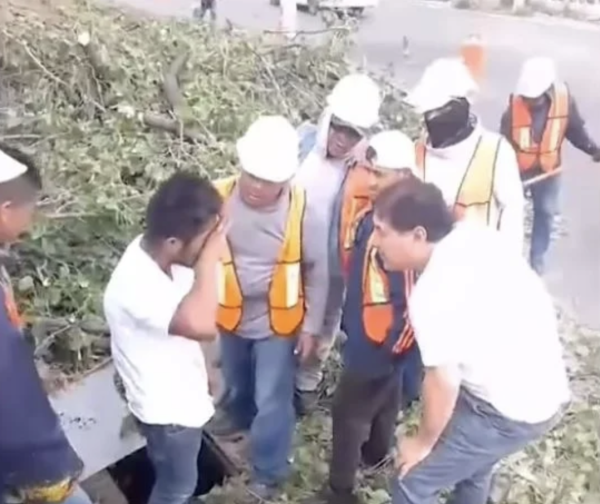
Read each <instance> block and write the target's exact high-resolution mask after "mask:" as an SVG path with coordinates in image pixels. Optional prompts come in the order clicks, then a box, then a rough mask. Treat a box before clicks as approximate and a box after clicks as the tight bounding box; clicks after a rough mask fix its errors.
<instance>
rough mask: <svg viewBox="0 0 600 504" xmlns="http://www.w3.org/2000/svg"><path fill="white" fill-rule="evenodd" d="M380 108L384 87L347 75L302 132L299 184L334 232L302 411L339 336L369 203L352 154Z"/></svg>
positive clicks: (302, 385)
mask: <svg viewBox="0 0 600 504" xmlns="http://www.w3.org/2000/svg"><path fill="white" fill-rule="evenodd" d="M380 106H381V94H380V91H379V87H378V86H377V84H376V83H375V82H374V81H373V80H372V79H371V78H370V77H368V76H367V75H363V74H351V75H347V76H346V77H343V78H342V79H341V80H340V81H339V82H338V83H337V84H336V86H335V87H334V88H333V90H332V91H331V93H330V95H329V96H328V98H327V104H326V107H325V110H324V111H323V113H322V115H321V118H320V120H319V123H318V125H317V127H316V129H310V128H308V129H305V130H304V132H301V133H300V135H301V138H300V144H301V159H302V163H301V165H300V168H299V169H298V174H297V175H296V179H295V180H296V182H297V183H299V184H300V185H302V186H303V187H304V188H306V193H307V198H308V200H309V201H310V202H312V203H313V204H314V205H315V207H316V208H317V209H318V210H319V218H320V219H321V221H322V222H323V223H325V225H326V226H328V228H329V240H328V243H329V273H328V275H329V295H328V299H327V307H326V311H325V319H324V323H323V328H322V330H321V332H320V338H319V339H318V341H317V349H316V352H315V357H316V358H315V359H313V360H311V361H309V362H307V363H306V364H305V365H303V366H302V367H301V368H300V369H299V370H298V376H297V389H298V399H299V401H298V403H299V410H300V412H302V411H306V410H307V409H309V408H310V406H312V405H314V403H315V400H316V398H317V395H318V393H317V389H318V386H319V384H320V382H321V379H322V369H323V365H324V363H325V361H326V359H327V357H328V355H329V352H330V350H331V347H332V345H333V342H334V339H335V336H336V334H337V333H338V331H339V324H340V317H341V309H342V303H343V297H344V281H343V278H342V262H344V261H345V258H344V256H345V255H346V254H347V252H348V249H349V248H350V243H351V242H350V240H348V236H347V235H348V230H349V229H350V224H351V223H352V222H353V220H354V216H355V214H356V213H357V212H358V211H359V210H360V209H361V208H362V207H363V206H364V205H365V203H366V202H367V201H368V198H366V197H365V191H366V181H365V176H364V172H363V171H362V170H355V169H353V162H352V155H353V151H354V149H355V148H356V146H357V144H358V143H359V142H361V140H363V139H364V138H365V136H366V134H367V132H368V131H369V129H370V128H372V127H373V126H375V124H376V123H377V122H378V120H379V107H380Z"/></svg>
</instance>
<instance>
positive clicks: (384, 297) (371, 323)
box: [362, 236, 415, 354]
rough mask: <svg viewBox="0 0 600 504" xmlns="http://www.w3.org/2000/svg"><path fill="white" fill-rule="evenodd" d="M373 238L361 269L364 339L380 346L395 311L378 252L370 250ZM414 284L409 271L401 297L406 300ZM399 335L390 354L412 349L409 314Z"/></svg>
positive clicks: (412, 337)
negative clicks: (403, 296) (403, 294)
mask: <svg viewBox="0 0 600 504" xmlns="http://www.w3.org/2000/svg"><path fill="white" fill-rule="evenodd" d="M372 243H373V237H372V236H371V238H369V242H368V244H367V250H366V253H365V259H364V265H363V286H362V292H363V303H362V304H363V308H362V319H363V326H364V329H365V333H366V335H367V337H368V338H369V339H370V340H371V341H373V342H374V343H377V344H379V345H380V344H382V343H383V342H384V341H385V340H386V338H387V337H388V332H389V330H390V328H391V327H392V325H393V323H394V307H393V305H392V301H391V295H390V283H389V279H388V276H387V274H386V272H385V270H383V268H382V267H381V266H380V265H379V261H378V260H377V249H376V248H375V247H374V246H373V244H372ZM414 284H415V277H414V273H413V272H412V271H407V272H404V291H405V292H404V293H405V296H406V299H407V300H408V299H409V297H410V294H411V292H412V289H413V286H414ZM403 317H404V326H403V330H402V333H401V334H400V335H398V339H397V340H396V342H395V343H394V346H393V349H392V351H393V352H394V353H395V354H401V353H404V352H406V351H407V350H408V349H409V348H411V347H412V346H413V344H414V342H415V335H414V331H413V328H412V326H411V324H410V321H409V319H408V310H405V312H404V314H403Z"/></svg>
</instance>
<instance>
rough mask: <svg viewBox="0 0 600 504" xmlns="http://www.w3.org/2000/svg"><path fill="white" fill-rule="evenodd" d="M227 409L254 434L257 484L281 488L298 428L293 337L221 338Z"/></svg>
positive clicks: (252, 448) (252, 458)
mask: <svg viewBox="0 0 600 504" xmlns="http://www.w3.org/2000/svg"><path fill="white" fill-rule="evenodd" d="M220 341H221V370H222V371H223V378H224V380H225V387H226V395H225V398H224V400H223V403H222V407H223V409H224V411H225V412H226V413H227V414H228V415H229V416H230V417H231V419H232V421H233V422H234V423H235V424H236V425H237V426H238V427H239V428H240V429H249V430H250V463H251V466H252V479H253V481H254V482H256V483H262V484H265V485H277V484H279V483H281V482H282V481H283V480H284V479H285V478H286V477H287V475H288V472H289V462H288V458H289V455H290V453H291V450H292V440H293V435H294V427H295V413H294V385H295V383H294V382H295V373H296V358H295V356H294V347H295V344H296V339H295V338H284V337H278V336H270V337H267V338H263V339H256V340H253V339H245V338H242V337H240V336H236V335H231V334H222V335H221V339H220Z"/></svg>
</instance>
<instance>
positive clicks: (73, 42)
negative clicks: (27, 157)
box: [0, 0, 415, 373]
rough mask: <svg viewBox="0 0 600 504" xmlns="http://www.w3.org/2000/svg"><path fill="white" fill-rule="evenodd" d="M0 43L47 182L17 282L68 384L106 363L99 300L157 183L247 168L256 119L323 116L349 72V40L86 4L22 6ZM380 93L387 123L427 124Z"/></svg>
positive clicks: (22, 144)
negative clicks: (224, 26) (219, 27)
mask: <svg viewBox="0 0 600 504" xmlns="http://www.w3.org/2000/svg"><path fill="white" fill-rule="evenodd" d="M0 36H1V39H0V50H1V53H0V57H1V60H0V142H4V143H8V144H11V145H15V146H17V147H19V148H22V149H24V150H26V151H28V152H30V153H31V154H33V156H34V157H35V159H36V160H37V162H38V163H39V165H40V167H41V169H42V171H43V179H44V184H45V188H44V198H43V201H42V204H41V207H42V212H41V220H40V223H39V225H38V226H37V227H36V229H35V231H34V233H33V236H32V237H31V239H29V240H27V241H26V242H24V243H23V244H22V245H20V246H18V247H16V252H17V253H18V260H17V261H15V265H14V267H13V268H11V274H12V276H13V279H14V283H15V286H16V288H17V297H18V299H19V300H20V302H21V304H22V307H23V309H24V311H25V315H26V318H27V320H28V321H29V322H30V333H31V336H32V337H33V338H34V340H35V342H34V343H35V345H36V346H37V349H38V355H39V356H40V357H41V358H43V359H44V360H45V361H47V362H51V363H52V364H57V363H60V366H62V369H63V371H66V372H68V373H79V372H82V371H87V370H89V369H93V368H94V366H95V365H98V364H99V363H101V362H102V360H104V359H105V358H106V355H107V352H108V345H107V338H106V328H105V325H104V323H103V321H102V309H101V297H102V291H103V289H104V286H105V284H106V282H107V279H108V276H109V274H110V272H111V270H112V269H113V267H114V266H115V264H116V261H117V260H118V258H119V256H120V254H121V253H122V252H123V250H124V248H125V246H126V244H127V243H128V242H129V241H130V240H131V238H132V237H133V236H135V235H136V234H137V233H138V232H139V231H140V229H141V226H142V225H143V222H142V218H143V210H144V207H145V203H146V201H147V199H148V196H149V195H150V194H151V193H152V191H153V190H154V189H155V188H156V186H157V184H158V183H159V182H160V181H162V180H164V179H165V178H167V177H168V176H169V175H171V174H172V173H173V172H175V171H176V170H180V169H191V170H195V171H197V172H199V173H204V174H209V175H210V176H211V177H218V176H220V175H222V174H225V173H228V172H231V171H232V170H235V169H236V162H237V160H236V156H235V150H234V144H235V141H236V140H237V139H238V138H239V137H240V136H241V135H242V134H243V133H244V131H245V130H246V128H247V127H248V125H249V124H250V123H251V122H252V121H253V120H254V119H256V118H257V117H258V116H259V115H260V114H266V113H281V114H284V115H285V116H286V117H288V118H289V119H290V120H291V121H292V122H293V123H294V124H299V123H300V122H301V121H303V120H305V119H311V120H316V119H317V118H318V116H319V113H320V111H321V109H322V107H323V105H324V103H325V97H326V95H327V94H328V92H329V91H330V90H331V88H332V86H333V85H334V84H335V83H336V81H337V80H338V79H339V78H340V77H341V76H343V75H345V74H347V73H348V72H349V71H350V64H349V61H348V60H347V58H346V54H347V50H348V45H349V37H348V36H347V34H346V31H345V30H332V31H331V35H330V36H328V37H326V38H327V40H326V41H325V43H323V44H283V43H281V40H279V39H277V38H276V37H275V36H271V37H270V38H269V35H265V36H254V37H253V36H250V35H248V34H247V33H244V32H242V31H236V30H234V29H233V28H229V29H228V30H224V31H214V30H211V29H210V28H207V27H204V26H202V25H201V24H198V23H190V22H186V21H172V20H171V21H169V20H167V21H165V20H160V21H157V20H153V19H146V18H144V17H141V16H140V15H132V14H128V13H124V12H121V11H117V10H111V9H106V8H99V7H97V6H94V5H89V4H87V3H83V2H78V1H77V0H60V1H58V6H57V0H54V1H53V2H52V3H48V2H45V1H43V0H9V2H8V22H6V23H4V25H3V26H2V32H1V34H0ZM382 84H383V87H384V89H385V92H386V102H385V103H386V104H385V106H384V110H385V122H386V123H387V124H388V125H395V126H400V127H405V126H407V124H408V123H410V124H409V125H410V126H412V127H414V126H415V120H414V117H410V115H409V114H408V113H407V112H406V111H405V109H404V107H403V106H402V105H401V92H400V91H399V90H398V89H395V88H393V87H391V86H388V85H387V84H385V83H382Z"/></svg>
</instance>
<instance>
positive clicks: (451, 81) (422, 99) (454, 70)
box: [405, 58, 479, 114]
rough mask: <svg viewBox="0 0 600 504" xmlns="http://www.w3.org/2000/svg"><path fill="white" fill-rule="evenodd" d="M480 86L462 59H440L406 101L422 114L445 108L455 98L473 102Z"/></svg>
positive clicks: (428, 68) (428, 70) (427, 71)
mask: <svg viewBox="0 0 600 504" xmlns="http://www.w3.org/2000/svg"><path fill="white" fill-rule="evenodd" d="M478 89H479V88H478V86H477V83H476V82H475V80H474V79H473V77H472V76H471V73H470V72H469V69H468V68H467V67H466V65H465V64H464V63H463V61H462V60H461V59H460V58H440V59H437V60H435V61H434V62H433V63H431V64H430V65H429V66H428V67H427V68H426V69H425V72H424V73H423V76H422V77H421V80H420V81H419V83H418V84H417V85H416V86H415V88H414V89H413V90H412V91H411V92H410V93H409V95H408V96H407V97H406V99H405V101H406V102H407V103H408V104H409V105H411V106H413V107H414V108H415V109H416V110H417V111H418V112H419V113H420V114H424V113H426V112H429V111H430V110H435V109H438V108H440V107H443V106H444V105H446V104H447V103H449V102H450V101H451V100H453V99H454V98H467V99H469V100H471V99H472V98H473V95H475V93H477V91H478Z"/></svg>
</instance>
